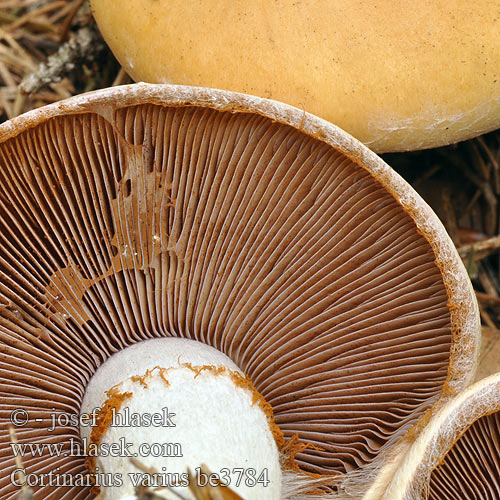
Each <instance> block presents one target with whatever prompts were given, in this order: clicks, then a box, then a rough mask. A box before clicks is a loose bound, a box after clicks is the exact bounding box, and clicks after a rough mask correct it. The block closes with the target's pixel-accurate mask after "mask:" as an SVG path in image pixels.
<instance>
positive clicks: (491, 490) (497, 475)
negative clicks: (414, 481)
mask: <svg viewBox="0 0 500 500" xmlns="http://www.w3.org/2000/svg"><path fill="white" fill-rule="evenodd" d="M499 499H500V412H498V411H497V412H494V413H492V414H490V415H485V416H483V417H481V418H479V419H478V420H476V421H475V422H474V423H473V424H472V425H471V426H470V427H469V428H468V429H467V430H466V431H465V433H464V434H463V435H462V436H461V437H460V438H459V439H458V441H457V442H456V443H455V444H454V445H453V447H452V448H451V449H450V451H448V453H447V454H446V455H445V457H444V458H443V460H442V462H441V464H439V465H438V466H437V467H436V468H435V469H434V470H433V471H432V473H431V477H430V484H429V495H428V500H499Z"/></svg>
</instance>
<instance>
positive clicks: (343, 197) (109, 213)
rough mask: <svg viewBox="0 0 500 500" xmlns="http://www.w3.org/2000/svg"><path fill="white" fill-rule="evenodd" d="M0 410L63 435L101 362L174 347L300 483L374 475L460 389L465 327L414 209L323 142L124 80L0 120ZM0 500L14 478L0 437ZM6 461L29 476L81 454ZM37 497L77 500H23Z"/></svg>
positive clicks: (466, 371) (339, 145)
mask: <svg viewBox="0 0 500 500" xmlns="http://www.w3.org/2000/svg"><path fill="white" fill-rule="evenodd" d="M0 139H1V140H2V142H1V144H0V342H1V343H0V346H1V360H2V362H1V365H0V377H1V381H2V389H1V402H0V415H1V417H2V419H3V420H4V421H5V420H8V419H9V418H10V415H11V414H12V411H13V410H14V409H21V410H22V411H25V412H27V414H29V422H28V423H27V424H26V425H24V426H19V427H17V428H16V432H17V435H18V439H19V441H20V442H21V443H33V442H37V443H38V442H44V443H64V446H68V443H69V442H70V440H71V439H78V438H79V436H78V427H77V426H74V425H59V426H57V427H56V429H54V431H53V432H51V433H48V432H47V429H48V427H49V426H50V424H51V417H52V415H53V414H54V413H57V414H63V415H70V414H71V415H78V413H79V411H80V405H81V401H82V397H83V393H84V391H85V387H86V385H87V383H88V381H89V379H90V377H91V376H92V374H93V373H94V372H95V371H96V369H97V368H98V366H100V365H101V364H102V363H103V362H104V361H105V360H106V359H108V358H109V357H110V356H111V355H112V354H113V353H114V352H117V351H120V350H122V349H123V348H125V347H126V346H129V345H132V344H134V343H136V342H140V341H142V340H146V339H149V338H158V337H164V336H177V337H184V338H191V339H195V340H199V341H201V342H204V343H207V344H209V345H211V346H213V347H215V348H216V349H218V350H220V351H222V352H223V353H225V354H226V355H228V356H229V357H230V358H231V359H232V360H233V361H234V362H235V363H236V365H237V366H239V367H240V368H241V369H242V370H243V371H244V372H245V373H246V374H247V375H248V376H249V377H250V379H251V380H252V382H253V384H254V385H255V386H256V388H257V390H258V391H259V392H260V393H261V394H262V396H263V397H264V398H265V399H266V401H267V402H268V403H270V404H271V406H272V408H273V411H274V416H275V419H276V423H277V424H278V425H279V427H280V428H281V430H282V431H283V433H284V435H285V437H286V438H287V439H292V438H293V436H295V435H298V436H299V439H300V440H301V442H303V443H306V444H307V445H308V447H307V448H305V449H302V451H300V452H299V453H297V455H296V456H295V462H296V464H297V465H298V466H299V467H300V468H301V469H303V470H304V471H307V472H310V473H319V474H327V475H329V474H331V475H333V476H336V475H338V474H349V473H351V472H353V471H357V470H359V469H360V468H363V467H366V466H368V465H370V464H373V463H374V462H376V461H377V460H382V459H380V457H381V456H382V453H381V452H383V451H384V450H386V449H387V448H388V447H389V445H392V444H394V443H397V442H400V441H401V439H402V438H403V436H404V435H405V434H406V433H407V432H408V431H409V430H410V429H411V428H412V427H413V426H414V425H415V424H416V423H417V422H418V421H419V419H421V418H423V417H424V416H425V415H426V414H428V412H429V411H431V408H432V407H433V405H435V403H436V401H438V400H439V401H441V400H445V399H446V398H447V397H449V396H450V395H451V394H453V393H454V392H455V391H458V390H460V389H462V388H463V387H464V385H465V384H467V383H468V380H469V379H470V376H471V372H472V369H473V365H474V362H475V358H476V354H477V332H478V315H477V310H476V306H475V302H474V297H473V293H472V289H471V286H470V283H469V281H468V278H467V275H466V273H465V270H464V269H463V266H462V264H461V261H460V260H459V258H458V256H457V254H456V252H455V249H454V247H453V244H452V243H451V241H450V240H449V238H448V237H447V235H446V233H445V231H444V229H443V228H442V226H441V224H440V223H439V221H438V220H437V218H436V217H435V216H434V214H433V213H432V212H431V210H430V209H429V208H428V207H427V205H425V203H424V202H423V201H422V200H421V199H420V198H419V197H418V195H417V194H416V193H415V192H414V191H413V190H412V189H411V188H410V187H409V186H408V185H407V184H406V183H405V182H404V181H403V180H402V179H401V178H400V177H399V176H398V175H397V174H395V173H394V172H393V171H392V170H391V169H390V168H389V167H388V166H387V165H385V164H384V163H383V162H382V160H380V159H379V158H378V157H377V156H376V155H374V154H373V153H371V152H370V151H369V150H367V149H366V148H364V147H363V146H362V145H361V144H359V143H358V142H357V141H355V140H354V139H352V138H351V137H350V136H348V135H347V134H345V133H343V132H342V131H340V130H339V129H338V128H336V127H334V126H332V125H330V124H328V123H327V122H324V121H323V120H320V119H318V118H316V117H313V116H312V115H308V114H304V113H303V112H301V111H300V110H297V109H294V108H291V107H289V106H286V105H282V104H280V103H277V102H274V101H268V100H263V99H258V98H253V97H250V96H244V95H240V94H233V93H229V92H223V91H216V90H211V89H197V88H190V87H175V86H160V85H147V84H137V85H132V86H126V87H122V88H115V89H109V90H104V91H99V92H95V93H91V94H87V95H83V96H80V97H77V98H73V99H70V100H68V101H65V102H63V103H58V104H56V105H53V106H49V107H47V108H44V109H41V110H37V111H34V112H31V113H29V114H27V115H25V116H23V117H20V118H18V119H16V120H13V121H12V122H9V123H7V124H4V125H3V126H2V127H1V128H0ZM1 432H2V434H1V438H0V439H1V440H0V468H1V470H2V474H1V478H0V492H1V493H2V498H5V499H7V498H14V495H15V494H16V488H15V487H14V486H13V485H12V483H11V481H10V476H9V475H10V473H11V472H12V470H13V469H14V468H15V465H14V459H13V457H12V454H11V449H10V446H9V438H8V432H7V429H6V427H5V426H2V429H1ZM49 455H50V454H48V453H47V450H44V454H42V456H41V457H37V456H35V455H31V454H27V455H26V456H25V457H24V458H23V461H24V464H25V467H26V469H27V471H29V472H32V473H33V474H34V475H35V476H36V477H41V475H43V474H48V473H49V472H50V471H53V470H55V469H56V468H58V469H57V473H58V474H64V473H71V474H73V475H75V474H77V473H78V474H83V473H84V471H85V469H84V465H83V464H84V457H67V456H56V457H54V456H49ZM36 495H39V496H37V497H36V498H50V499H52V498H54V499H55V498H78V499H80V498H82V499H83V498H89V495H90V493H89V489H88V488H82V487H79V488H63V489H61V488H57V487H51V486H47V487H42V488H39V489H38V490H37V493H36Z"/></svg>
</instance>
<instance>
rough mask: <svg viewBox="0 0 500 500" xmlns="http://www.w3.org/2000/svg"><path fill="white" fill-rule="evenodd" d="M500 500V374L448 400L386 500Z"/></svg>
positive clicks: (394, 482) (417, 444)
mask: <svg viewBox="0 0 500 500" xmlns="http://www.w3.org/2000/svg"><path fill="white" fill-rule="evenodd" d="M498 498H500V373H497V374H494V375H491V376H489V377H487V378H485V379H482V380H480V381H479V382H476V383H475V384H474V385H473V386H471V387H469V388H468V389H467V390H466V391H463V392H462V393H460V394H459V395H458V396H457V397H455V398H454V399H453V400H451V401H450V402H449V403H448V404H446V405H445V406H444V407H443V408H442V409H441V410H440V411H439V412H438V413H437V414H436V415H435V416H434V417H433V418H432V419H431V420H430V422H429V424H428V425H427V427H426V428H425V430H424V432H422V434H420V436H419V437H418V439H417V440H416V441H415V443H414V444H413V445H412V447H411V449H410V452H409V453H408V454H407V456H406V457H405V460H404V462H403V464H402V466H401V467H400V469H399V470H398V472H397V474H396V475H395V477H394V479H393V480H392V482H391V484H390V486H389V488H388V491H387V494H386V495H385V496H384V500H396V499H397V500H420V499H422V500H469V499H476V500H477V499H481V500H497V499H498Z"/></svg>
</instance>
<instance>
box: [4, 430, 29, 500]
mask: <svg viewBox="0 0 500 500" xmlns="http://www.w3.org/2000/svg"><path fill="white" fill-rule="evenodd" d="M9 434H10V442H11V443H12V444H14V445H17V444H18V441H17V436H16V431H15V429H14V427H13V426H12V425H10V426H9ZM15 459H16V469H18V471H19V476H20V481H21V483H25V482H26V476H25V474H24V467H23V461H22V459H21V457H20V455H18V454H16V455H15ZM17 500H33V491H32V490H31V489H30V488H28V487H27V486H26V485H25V486H22V487H21V492H20V493H19V495H18V496H17Z"/></svg>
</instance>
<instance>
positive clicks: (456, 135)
mask: <svg viewBox="0 0 500 500" xmlns="http://www.w3.org/2000/svg"><path fill="white" fill-rule="evenodd" d="M91 4H92V8H93V11H94V15H95V18H96V20H97V22H98V24H99V27H100V29H101V31H102V33H103V35H104V38H105V39H106V41H107V42H108V44H109V45H110V47H111V49H112V50H113V52H114V53H115V55H116V57H117V58H118V60H119V61H120V62H121V64H122V65H123V67H124V68H125V70H126V71H127V72H128V73H129V74H130V75H131V76H132V77H133V78H134V79H135V80H136V81H147V82H153V83H177V84H181V83H182V84H186V85H196V86H205V87H216V88H221V89H226V90H234V91H239V92H245V93H249V94H254V95H259V96H262V97H270V98H273V99H276V100H279V101H283V102H286V103H288V104H292V105H294V106H297V107H299V108H302V109H304V110H306V111H308V112H311V113H314V114H316V115H318V116H320V117H322V118H325V119H327V120H329V121H331V122H333V123H335V124H337V125H338V126H340V127H341V128H343V129H344V130H346V131H347V132H349V133H350V134H352V135H353V136H355V137H356V138H357V139H359V140H360V141H362V142H364V143H365V144H366V145H368V146H369V147H370V148H371V149H373V150H374V151H376V152H387V151H409V150H415V149H424V148H429V147H437V146H441V145H445V144H450V143H454V142H458V141H461V140H464V139H468V138H471V137H474V136H476V135H479V134H482V133H485V132H488V131H491V130H494V129H496V128H497V127H499V125H500V113H499V112H498V108H499V102H500V76H499V72H500V69H499V68H500V36H499V26H500V5H499V3H498V2H491V1H488V0H477V1H476V2H463V1H458V0H450V1H448V2H435V1H434V2H431V1H424V2H413V1H409V0H393V1H390V2H389V1H383V2H376V1H373V0H372V1H370V2H360V1H359V0H358V1H354V0H336V1H335V2H332V1H329V0H309V1H305V2H304V1H301V2H295V1H294V2H292V1H280V2H269V1H262V0H260V1H258V0H252V1H248V0H245V1H242V0H231V1H229V0H225V1H219V2H207V1H201V2H186V1H182V0H168V1H167V0H122V1H120V2H116V1H114V0H91Z"/></svg>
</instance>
